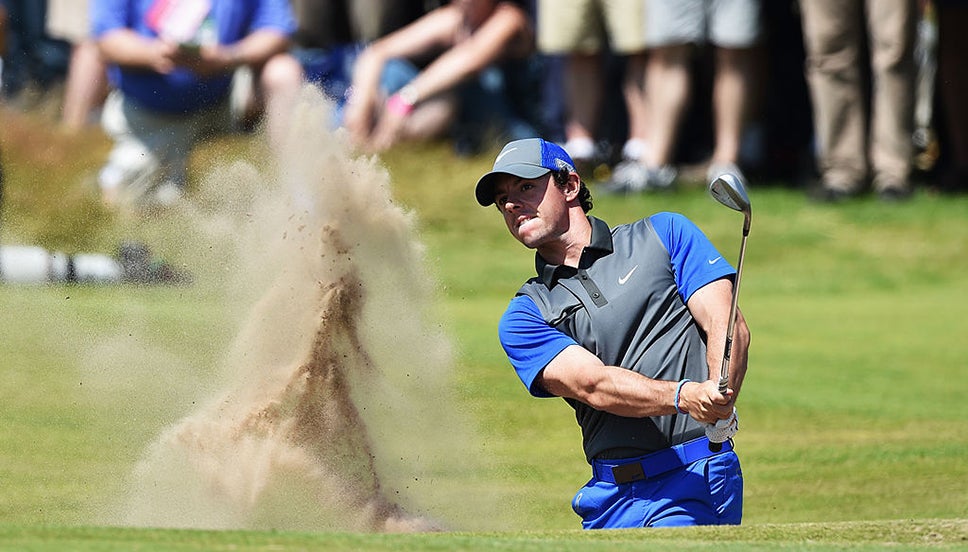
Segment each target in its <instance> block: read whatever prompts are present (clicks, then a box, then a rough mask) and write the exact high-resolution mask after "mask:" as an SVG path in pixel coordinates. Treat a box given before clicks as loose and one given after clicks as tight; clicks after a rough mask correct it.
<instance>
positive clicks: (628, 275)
mask: <svg viewBox="0 0 968 552" xmlns="http://www.w3.org/2000/svg"><path fill="white" fill-rule="evenodd" d="M638 267H639V265H635V266H633V267H632V270H630V271H629V273H628V274H626V275H625V276H624V277H622V278H619V279H618V285H620V286H624V285H625V282H628V281H629V278H631V277H632V273H633V272H635V269H636V268H638Z"/></svg>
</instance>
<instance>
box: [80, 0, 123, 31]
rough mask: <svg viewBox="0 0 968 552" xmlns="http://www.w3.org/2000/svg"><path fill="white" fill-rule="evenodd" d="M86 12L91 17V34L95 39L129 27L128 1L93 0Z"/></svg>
mask: <svg viewBox="0 0 968 552" xmlns="http://www.w3.org/2000/svg"><path fill="white" fill-rule="evenodd" d="M88 11H89V14H90V16H91V32H92V34H93V36H94V37H95V38H100V37H101V36H102V35H104V33H106V32H108V31H113V30H115V29H124V28H127V27H129V26H130V24H129V20H130V17H131V2H130V1H129V0H94V1H93V2H91V5H90V6H89V7H88Z"/></svg>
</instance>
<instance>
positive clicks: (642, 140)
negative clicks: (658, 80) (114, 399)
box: [622, 53, 649, 160]
mask: <svg viewBox="0 0 968 552" xmlns="http://www.w3.org/2000/svg"><path fill="white" fill-rule="evenodd" d="M647 61H648V56H647V54H644V53H642V54H633V55H630V56H628V58H627V59H626V64H625V80H624V82H623V87H622V91H623V92H624V96H625V108H626V111H627V113H628V126H629V131H628V141H627V142H626V147H625V149H623V152H622V153H623V157H625V158H628V159H636V160H638V159H643V158H645V148H646V147H647V146H646V144H648V137H649V98H648V96H647V95H646V93H645V87H646V84H645V67H646V63H647Z"/></svg>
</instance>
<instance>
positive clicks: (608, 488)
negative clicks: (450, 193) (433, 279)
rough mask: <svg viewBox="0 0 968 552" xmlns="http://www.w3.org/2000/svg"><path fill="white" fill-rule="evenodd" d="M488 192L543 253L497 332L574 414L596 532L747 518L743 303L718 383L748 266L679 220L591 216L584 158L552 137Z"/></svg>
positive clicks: (505, 167)
mask: <svg viewBox="0 0 968 552" xmlns="http://www.w3.org/2000/svg"><path fill="white" fill-rule="evenodd" d="M476 196H477V201H478V203H480V204H481V205H482V206H488V205H491V204H496V205H497V209H498V211H499V212H500V213H501V214H502V215H503V216H504V222H505V224H506V225H507V228H508V230H509V231H510V232H511V235H512V236H514V237H515V238H516V239H517V240H518V241H520V242H521V243H522V244H524V246H525V247H528V248H529V249H534V250H535V251H536V255H535V265H536V267H537V275H536V276H535V277H534V278H531V279H530V280H529V281H528V282H527V283H525V284H524V286H522V287H521V289H520V290H518V292H517V295H516V296H515V297H514V299H512V300H511V303H510V305H509V306H508V308H507V310H506V311H505V313H504V315H503V316H502V318H501V321H500V324H499V326H498V333H499V336H500V340H501V344H502V346H503V347H504V350H505V352H506V353H507V355H508V358H509V360H510V361H511V364H512V365H513V366H514V369H515V370H516V372H517V374H518V377H519V378H521V381H522V382H523V383H524V385H525V387H526V388H527V389H528V391H529V392H530V393H531V394H532V395H533V396H535V397H554V396H557V397H562V398H563V399H565V401H566V402H568V404H569V405H571V407H572V408H574V409H575V412H576V415H577V419H578V424H579V425H580V426H581V430H582V437H583V446H584V452H585V457H586V459H587V461H588V462H589V463H590V464H591V466H592V479H591V481H589V482H588V483H587V484H586V485H585V486H584V487H582V489H581V490H579V491H578V493H577V494H576V495H575V498H574V500H573V502H572V508H573V509H574V510H575V512H576V513H577V514H578V515H579V516H581V517H582V525H583V527H585V528H586V529H604V528H622V527H659V526H672V525H700V524H702V525H707V524H738V523H739V522H740V519H741V517H742V502H743V478H742V472H741V470H740V465H739V459H738V458H737V456H736V454H735V452H733V448H732V442H731V441H730V440H729V439H730V438H731V437H732V436H733V435H734V434H735V433H736V430H737V429H738V426H737V420H736V410H735V406H734V405H735V402H736V397H737V394H738V393H739V390H740V386H741V385H742V382H743V378H744V376H745V373H746V365H747V350H748V347H749V341H750V337H749V329H748V327H747V325H746V322H745V320H744V318H743V316H742V315H741V314H740V313H738V312H737V321H736V325H735V327H734V341H733V344H732V351H731V363H730V367H731V370H730V385H729V387H730V388H729V389H728V390H727V392H726V394H725V395H724V394H720V392H719V390H718V379H719V371H720V367H721V362H722V351H723V350H724V347H725V343H726V331H727V323H728V319H729V312H730V308H731V305H732V290H733V285H732V278H733V277H734V276H735V270H734V269H733V268H732V267H731V266H730V265H729V263H728V262H727V261H726V260H725V259H724V258H723V257H722V255H720V254H719V253H718V252H717V251H716V249H715V248H714V247H713V246H712V244H711V243H710V242H709V241H708V240H707V239H706V237H705V236H704V235H703V234H702V232H701V231H700V230H699V229H698V228H697V227H696V226H695V225H694V224H693V223H692V222H690V221H689V220H688V219H686V218H685V217H684V216H682V215H678V214H673V213H657V214H655V215H652V216H650V217H648V218H645V219H641V220H639V221H636V222H633V223H631V224H625V225H621V226H617V227H615V228H609V227H608V225H607V224H606V223H605V222H603V221H601V220H599V219H597V218H594V217H591V216H588V215H587V213H588V211H589V210H591V208H592V201H591V194H590V193H589V191H588V189H587V188H586V186H585V184H584V182H582V180H581V177H580V176H579V175H578V173H577V172H575V169H574V163H573V162H572V159H571V158H570V157H569V156H568V154H567V153H566V152H565V151H564V150H563V149H562V148H561V147H559V146H557V145H555V144H552V143H549V142H546V141H544V140H541V139H531V140H521V141H516V142H511V143H509V144H507V145H506V146H505V147H504V149H503V150H502V151H501V153H500V154H499V155H498V157H497V159H496V160H495V162H494V168H493V170H491V172H489V173H487V174H485V175H484V176H483V177H481V179H480V180H479V181H478V183H477V188H476ZM719 420H728V422H727V423H724V424H720V425H719V426H711V425H708V424H715V423H716V422H717V421H719ZM704 432H706V434H707V435H709V436H710V437H711V438H712V439H713V440H715V441H716V442H722V441H725V442H724V443H723V447H722V449H721V451H719V452H715V453H714V452H711V451H710V446H709V443H710V440H709V439H710V437H707V436H704Z"/></svg>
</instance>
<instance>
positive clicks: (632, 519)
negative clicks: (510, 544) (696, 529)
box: [572, 438, 743, 529]
mask: <svg viewBox="0 0 968 552" xmlns="http://www.w3.org/2000/svg"><path fill="white" fill-rule="evenodd" d="M686 447H689V449H686ZM700 447H705V448H706V450H708V441H707V440H706V439H705V438H701V439H696V440H693V441H690V442H689V443H684V444H682V445H677V446H676V447H672V448H671V449H667V450H666V451H660V452H659V453H654V454H652V455H647V456H642V457H640V458H634V459H625V460H608V461H602V460H596V461H594V462H593V463H592V468H593V470H592V471H593V473H594V475H593V477H592V479H591V480H590V481H589V482H588V483H587V484H585V486H584V487H582V488H581V489H580V490H579V491H578V492H577V493H576V494H575V498H574V499H573V500H572V509H573V510H574V511H575V513H576V514H578V515H579V516H581V518H582V527H584V528H585V529H626V528H635V527H675V526H683V525H738V524H739V523H740V521H741V519H742V517H743V472H742V470H741V469H740V465H739V458H738V457H737V456H736V453H735V452H733V451H732V447H724V448H723V451H722V452H720V453H718V454H713V453H709V452H707V453H706V454H704V455H701V456H702V457H700V458H698V459H695V460H694V459H693V458H695V457H696V454H695V453H696V451H700V450H702V449H701V448H700ZM684 449H685V450H686V452H687V454H684V453H683V451H684ZM689 450H691V451H692V454H688V452H689ZM657 454H658V455H660V456H659V457H658V458H655V455H657ZM650 459H651V461H650ZM630 468H634V469H632V470H631V471H630ZM613 473H614V474H615V475H612V474H613ZM630 473H631V474H632V475H631V476H628V474H630ZM616 479H618V480H619V481H620V482H616ZM626 480H627V481H626ZM623 481H624V482H623Z"/></svg>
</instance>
